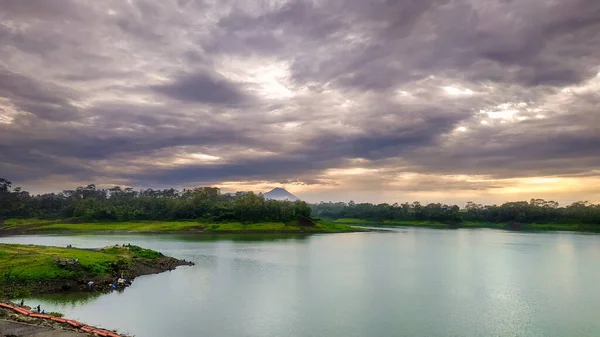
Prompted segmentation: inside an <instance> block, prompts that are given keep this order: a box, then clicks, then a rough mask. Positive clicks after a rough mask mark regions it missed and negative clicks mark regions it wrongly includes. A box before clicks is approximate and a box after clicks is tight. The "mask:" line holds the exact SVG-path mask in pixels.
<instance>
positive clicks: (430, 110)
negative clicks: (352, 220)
mask: <svg viewBox="0 0 600 337" xmlns="http://www.w3.org/2000/svg"><path fill="white" fill-rule="evenodd" d="M599 46H600V1H598V0H528V1H517V0H498V1H489V0H396V1H391V0H344V1H340V0H314V1H310V0H303V1H300V0H289V1H280V0H262V1H254V0H244V1H229V0H218V1H217V0H214V1H209V0H206V1H201V0H198V1H194V0H178V1H171V0H161V1H156V0H148V1H146V0H128V1H127V0H103V1H96V0H79V1H75V0H31V1H23V0H0V177H3V178H6V179H8V180H10V181H12V182H13V183H14V185H17V186H22V187H23V188H25V189H26V190H29V191H31V192H35V193H43V192H52V191H60V190H62V189H68V188H74V187H76V186H81V185H86V184H90V183H94V184H96V185H97V186H112V185H121V186H131V187H134V188H166V187H175V188H189V187H195V186H208V185H210V186H217V187H220V188H221V189H222V190H223V191H224V192H232V191H238V190H253V191H256V192H265V191H267V190H269V189H271V188H273V187H284V188H286V189H288V190H289V191H291V192H292V193H294V194H296V195H298V196H299V197H300V198H302V199H304V200H306V201H310V202H318V201H322V200H324V201H329V200H332V201H349V200H354V201H356V202H377V203H378V202H390V203H392V202H396V201H397V202H405V201H409V202H410V201H414V200H419V201H421V202H446V203H456V204H464V203H466V202H467V201H475V202H481V203H490V204H491V203H502V202H505V201H516V200H529V199H530V198H545V199H549V200H556V201H559V202H561V203H569V202H572V201H576V200H588V201H591V202H600V110H599V109H600V75H599V72H600V47H599Z"/></svg>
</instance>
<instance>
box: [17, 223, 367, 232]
mask: <svg viewBox="0 0 600 337" xmlns="http://www.w3.org/2000/svg"><path fill="white" fill-rule="evenodd" d="M27 230H29V231H72V232H95V231H131V232H172V231H186V230H203V231H206V232H215V233H218V232H227V233H229V232H253V233H254V232H256V233H259V232H290V233H301V232H304V233H323V232H324V233H335V232H351V231H357V229H356V228H353V227H351V226H348V225H346V224H342V223H334V222H327V221H319V222H318V223H317V224H316V226H312V227H311V226H302V227H301V226H298V224H297V223H295V222H293V223H284V222H260V223H241V222H221V223H200V222H196V221H123V222H87V223H77V224H70V223H56V224H50V225H40V226H36V227H32V228H28V229H27Z"/></svg>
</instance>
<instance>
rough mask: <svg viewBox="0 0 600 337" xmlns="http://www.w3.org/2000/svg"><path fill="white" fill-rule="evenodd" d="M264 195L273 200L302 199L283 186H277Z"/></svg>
mask: <svg viewBox="0 0 600 337" xmlns="http://www.w3.org/2000/svg"><path fill="white" fill-rule="evenodd" d="M263 196H264V197H265V199H273V200H289V201H296V200H300V199H298V197H297V196H295V195H293V194H292V193H290V192H288V191H286V189H285V188H281V187H276V188H274V189H272V190H270V191H269V192H267V193H265V194H263Z"/></svg>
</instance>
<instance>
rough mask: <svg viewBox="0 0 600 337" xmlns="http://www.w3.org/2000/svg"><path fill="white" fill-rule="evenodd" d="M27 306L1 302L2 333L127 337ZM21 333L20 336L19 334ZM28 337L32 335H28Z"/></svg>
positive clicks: (65, 336)
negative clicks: (30, 331) (26, 331)
mask: <svg viewBox="0 0 600 337" xmlns="http://www.w3.org/2000/svg"><path fill="white" fill-rule="evenodd" d="M29 309H30V308H29V307H27V306H20V305H18V304H16V303H13V302H11V301H0V332H2V334H3V335H6V336H21V334H20V332H21V331H22V330H37V332H33V333H34V334H35V335H36V336H41V334H44V335H45V334H46V333H48V332H49V331H52V336H64V337H71V336H75V334H77V335H81V333H85V334H86V335H92V336H108V337H126V335H124V334H119V333H118V332H117V331H116V330H109V329H104V328H100V327H96V326H91V325H88V324H85V323H82V322H79V321H76V320H72V319H68V318H64V317H57V316H51V315H45V314H40V313H36V312H34V311H30V310H29ZM18 333H19V334H18ZM26 335H27V336H29V335H30V333H27V334H26Z"/></svg>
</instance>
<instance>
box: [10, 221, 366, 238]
mask: <svg viewBox="0 0 600 337" xmlns="http://www.w3.org/2000/svg"><path fill="white" fill-rule="evenodd" d="M349 226H350V227H352V230H345V231H339V232H335V231H333V232H332V231H302V230H293V231H285V230H264V231H257V230H240V231H238V230H224V231H204V230H175V231H160V230H158V231H133V230H89V231H86V230H0V237H10V236H17V235H19V236H27V235H45V234H47V235H60V234H90V235H98V234H100V235H101V234H146V235H148V234H177V235H184V234H193V235H220V234H248V235H250V234H290V235H313V234H342V233H363V232H371V231H373V230H371V229H368V228H361V227H360V225H358V224H357V225H349Z"/></svg>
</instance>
